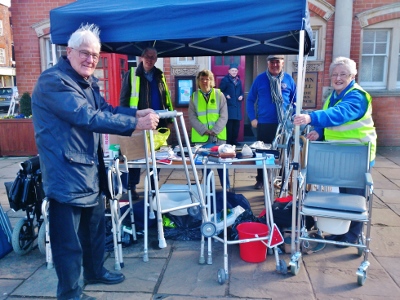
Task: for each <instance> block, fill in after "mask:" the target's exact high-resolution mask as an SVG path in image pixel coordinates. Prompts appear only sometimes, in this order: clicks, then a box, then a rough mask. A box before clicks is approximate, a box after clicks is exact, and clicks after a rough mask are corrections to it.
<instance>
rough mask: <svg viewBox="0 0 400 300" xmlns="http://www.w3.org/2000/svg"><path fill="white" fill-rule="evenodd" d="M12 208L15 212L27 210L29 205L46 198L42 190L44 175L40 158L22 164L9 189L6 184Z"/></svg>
mask: <svg viewBox="0 0 400 300" xmlns="http://www.w3.org/2000/svg"><path fill="white" fill-rule="evenodd" d="M5 185H6V189H8V191H7V195H8V201H9V203H10V207H11V208H12V209H13V210H14V211H18V210H20V209H26V208H27V207H28V205H32V204H34V203H35V202H36V201H39V200H41V199H43V198H44V192H43V188H42V174H41V171H40V163H39V157H38V156H36V157H33V158H31V159H28V160H26V161H24V162H23V163H21V169H20V170H19V171H18V173H17V177H16V178H15V180H14V182H13V183H12V185H11V187H9V184H8V183H5Z"/></svg>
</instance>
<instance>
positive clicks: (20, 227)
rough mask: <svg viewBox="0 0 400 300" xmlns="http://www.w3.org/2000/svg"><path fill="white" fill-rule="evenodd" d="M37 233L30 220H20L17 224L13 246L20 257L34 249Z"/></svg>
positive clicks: (13, 235) (13, 234) (13, 236)
mask: <svg viewBox="0 0 400 300" xmlns="http://www.w3.org/2000/svg"><path fill="white" fill-rule="evenodd" d="M35 238H36V237H35V232H34V227H33V225H32V224H29V222H28V220H26V219H20V220H19V221H18V222H17V224H15V226H14V229H13V233H12V246H13V249H14V251H15V253H17V254H18V255H25V254H27V253H28V252H29V251H31V250H32V248H33V242H34V240H35Z"/></svg>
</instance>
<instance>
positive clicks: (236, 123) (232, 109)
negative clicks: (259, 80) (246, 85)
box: [219, 64, 243, 145]
mask: <svg viewBox="0 0 400 300" xmlns="http://www.w3.org/2000/svg"><path fill="white" fill-rule="evenodd" d="M238 72H239V70H238V65H237V64H230V66H229V71H228V74H227V75H226V76H225V77H224V78H222V80H221V83H220V86H219V88H220V90H221V92H222V93H224V95H225V98H226V102H227V105H228V122H227V123H226V143H227V144H230V145H237V144H238V141H237V139H238V135H239V128H240V120H241V119H242V103H243V88H242V82H241V81H240V77H239V75H238Z"/></svg>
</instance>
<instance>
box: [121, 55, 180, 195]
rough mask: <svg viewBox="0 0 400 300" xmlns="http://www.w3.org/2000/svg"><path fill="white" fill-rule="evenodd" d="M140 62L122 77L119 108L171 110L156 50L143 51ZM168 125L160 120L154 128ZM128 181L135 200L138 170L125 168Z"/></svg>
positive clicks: (166, 120)
mask: <svg viewBox="0 0 400 300" xmlns="http://www.w3.org/2000/svg"><path fill="white" fill-rule="evenodd" d="M140 59H141V62H140V63H139V65H138V66H137V68H131V69H130V70H129V72H127V73H126V74H125V76H124V78H123V81H122V87H121V93H120V98H119V101H120V105H121V106H126V107H131V108H137V109H138V110H141V109H146V108H152V109H154V110H164V109H168V110H173V107H172V101H171V96H170V93H169V90H168V86H167V83H166V80H165V76H164V74H163V72H162V71H161V70H160V69H158V68H157V67H155V63H156V62H157V50H156V49H155V48H153V47H147V48H145V49H144V50H143V52H142V55H141V56H140ZM132 74H133V75H134V76H131V75H132ZM170 124H171V120H170V119H160V122H159V123H158V127H157V128H161V127H168V126H169V125H170ZM129 181H130V185H131V195H132V199H134V200H137V199H139V194H138V193H137V192H136V185H137V184H138V183H139V182H140V168H129Z"/></svg>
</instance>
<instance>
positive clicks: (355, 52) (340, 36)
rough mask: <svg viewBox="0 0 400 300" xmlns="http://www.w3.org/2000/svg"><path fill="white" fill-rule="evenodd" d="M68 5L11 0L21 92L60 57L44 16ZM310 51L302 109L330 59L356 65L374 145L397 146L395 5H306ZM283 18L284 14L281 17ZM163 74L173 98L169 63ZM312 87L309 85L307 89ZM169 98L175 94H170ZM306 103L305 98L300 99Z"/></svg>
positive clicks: (337, 0) (324, 80)
mask: <svg viewBox="0 0 400 300" xmlns="http://www.w3.org/2000/svg"><path fill="white" fill-rule="evenodd" d="M70 2H72V1H70V0H58V1H57V0H53V1H34V0H13V1H12V6H11V8H10V10H11V13H12V23H13V34H14V44H15V61H16V62H17V83H18V87H19V91H20V92H25V91H28V92H32V90H33V87H34V85H35V82H36V79H37V78H38V76H39V74H40V73H41V72H42V71H43V70H45V69H46V68H48V67H49V66H51V65H53V64H54V63H55V62H56V60H57V57H58V56H59V55H60V54H62V53H63V51H64V50H63V48H62V47H58V46H57V47H52V46H51V43H50V39H49V34H48V33H49V11H50V10H51V9H53V8H55V7H58V6H61V5H65V4H67V3H70ZM308 6H309V10H310V16H311V20H310V21H311V26H312V29H313V33H314V40H315V49H314V51H313V52H312V53H311V55H310V57H309V59H308V64H307V76H306V78H308V79H309V80H310V84H309V85H310V91H307V93H310V95H311V96H312V97H310V99H309V101H308V102H306V103H305V104H306V105H305V107H306V108H309V109H319V108H321V106H322V103H323V99H324V95H326V92H327V91H329V89H330V78H329V65H330V63H331V61H332V59H333V58H334V57H337V56H347V57H350V58H352V59H353V60H355V61H356V63H357V67H358V75H357V81H358V82H359V83H360V85H361V86H362V87H363V88H364V89H366V90H367V91H368V92H369V93H370V94H371V95H372V97H373V99H374V100H373V118H374V121H375V125H376V127H377V132H378V145H379V146H400V118H399V117H398V115H399V112H400V67H399V59H400V54H399V53H400V3H394V1H393V0H353V1H352V0H309V1H308ZM282 18H284V12H282ZM261 58H263V57H261V56H260V57H258V56H257V57H246V76H247V77H246V88H245V90H246V91H248V90H249V88H250V85H251V82H252V81H253V80H252V79H253V78H255V76H256V75H257V74H258V73H260V72H262V71H264V70H265V69H266V62H265V59H261ZM163 64H164V65H163V70H164V72H165V73H166V75H167V80H168V83H169V84H171V86H170V87H171V92H172V93H174V88H173V84H174V80H173V78H172V77H173V74H172V72H171V69H172V67H173V66H172V65H171V60H170V59H164V60H163ZM285 71H286V72H288V73H290V74H293V75H296V71H297V58H296V56H288V57H287V58H286V69H285ZM311 83H313V84H311ZM172 96H173V97H174V95H172ZM305 99H306V97H305Z"/></svg>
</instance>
